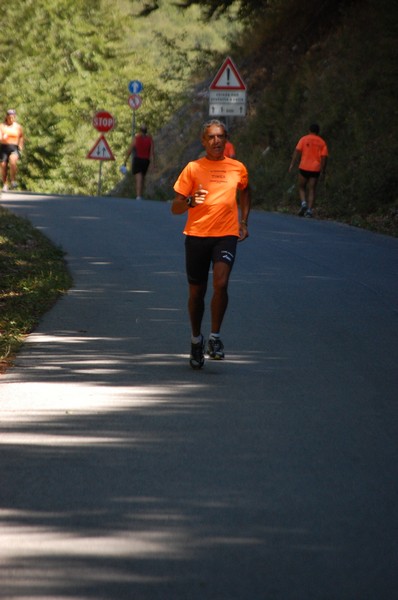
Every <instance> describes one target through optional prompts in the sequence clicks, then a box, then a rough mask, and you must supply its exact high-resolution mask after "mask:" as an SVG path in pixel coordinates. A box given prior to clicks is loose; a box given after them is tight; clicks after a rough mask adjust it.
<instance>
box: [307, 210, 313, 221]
mask: <svg viewBox="0 0 398 600" xmlns="http://www.w3.org/2000/svg"><path fill="white" fill-rule="evenodd" d="M305 217H307V219H312V217H313V214H312V210H311V209H310V208H308V209H307V210H306V211H305Z"/></svg>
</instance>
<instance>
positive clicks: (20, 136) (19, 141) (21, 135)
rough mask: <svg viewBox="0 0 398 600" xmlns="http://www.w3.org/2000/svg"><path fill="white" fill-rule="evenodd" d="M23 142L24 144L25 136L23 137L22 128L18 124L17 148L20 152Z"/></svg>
mask: <svg viewBox="0 0 398 600" xmlns="http://www.w3.org/2000/svg"><path fill="white" fill-rule="evenodd" d="M24 144H25V137H24V133H23V129H22V127H21V125H20V126H19V138H18V150H20V152H22V150H23V147H24Z"/></svg>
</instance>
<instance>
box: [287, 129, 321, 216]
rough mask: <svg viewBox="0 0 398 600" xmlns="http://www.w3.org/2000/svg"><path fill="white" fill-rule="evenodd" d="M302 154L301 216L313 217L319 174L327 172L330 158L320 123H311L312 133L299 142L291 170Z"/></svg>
mask: <svg viewBox="0 0 398 600" xmlns="http://www.w3.org/2000/svg"><path fill="white" fill-rule="evenodd" d="M299 156H300V163H299V176H298V184H299V196H300V201H301V208H300V210H299V213H298V214H299V216H300V217H302V216H304V215H305V216H306V217H312V216H313V215H312V209H313V207H314V204H315V194H316V187H317V184H318V180H319V176H320V175H321V174H322V173H323V174H324V173H325V170H326V162H327V158H328V147H327V145H326V142H325V140H323V139H322V138H321V137H320V135H319V125H317V124H316V123H314V124H313V125H310V133H309V134H308V135H305V136H303V137H302V138H300V140H299V141H298V143H297V146H296V148H295V150H294V152H293V156H292V160H291V163H290V167H289V172H290V171H291V170H292V169H293V167H294V163H295V162H296V159H297V158H298V157H299ZM307 187H308V194H307Z"/></svg>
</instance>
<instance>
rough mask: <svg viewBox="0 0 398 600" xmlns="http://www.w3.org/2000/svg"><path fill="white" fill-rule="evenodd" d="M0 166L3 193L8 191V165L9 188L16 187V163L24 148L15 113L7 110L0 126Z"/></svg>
mask: <svg viewBox="0 0 398 600" xmlns="http://www.w3.org/2000/svg"><path fill="white" fill-rule="evenodd" d="M0 143H1V146H0V164H1V176H2V181H3V191H5V192H6V191H7V190H8V185H7V175H8V165H10V179H11V188H16V187H17V182H16V176H17V163H18V160H19V158H20V156H21V152H22V150H23V146H24V133H23V129H22V127H21V125H20V124H19V123H17V122H16V111H15V110H14V109H13V108H10V109H9V110H7V114H6V118H5V120H4V123H1V124H0Z"/></svg>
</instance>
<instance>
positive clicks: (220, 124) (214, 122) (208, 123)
mask: <svg viewBox="0 0 398 600" xmlns="http://www.w3.org/2000/svg"><path fill="white" fill-rule="evenodd" d="M212 125H217V127H222V128H223V129H224V133H225V135H227V126H226V125H225V123H224V122H223V121H219V120H218V119H211V120H210V121H206V123H203V126H202V137H203V136H204V135H205V133H206V131H207V130H208V129H209V127H211V126H212Z"/></svg>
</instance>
